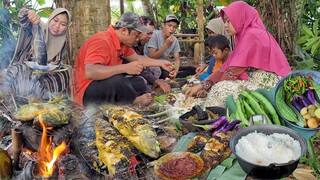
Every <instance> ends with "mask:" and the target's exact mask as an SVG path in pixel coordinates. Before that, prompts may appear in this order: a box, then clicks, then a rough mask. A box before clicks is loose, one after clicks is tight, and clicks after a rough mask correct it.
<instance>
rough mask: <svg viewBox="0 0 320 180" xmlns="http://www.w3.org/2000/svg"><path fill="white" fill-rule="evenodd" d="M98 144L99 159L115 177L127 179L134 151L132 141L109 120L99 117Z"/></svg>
mask: <svg viewBox="0 0 320 180" xmlns="http://www.w3.org/2000/svg"><path fill="white" fill-rule="evenodd" d="M95 131H96V146H97V148H98V151H99V159H100V160H101V161H102V162H103V163H104V164H105V165H106V166H107V168H108V171H109V175H111V176H112V178H113V179H127V178H129V177H125V176H126V175H128V174H126V172H128V170H129V165H130V158H131V157H132V156H134V153H132V151H131V148H132V146H131V145H130V142H129V141H128V140H127V139H125V138H124V137H123V136H122V135H121V134H120V133H119V131H118V130H117V129H115V128H114V127H113V126H112V125H111V124H110V123H109V122H108V121H106V120H103V119H101V118H97V119H96V121H95Z"/></svg>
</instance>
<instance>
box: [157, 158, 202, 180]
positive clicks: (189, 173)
mask: <svg viewBox="0 0 320 180" xmlns="http://www.w3.org/2000/svg"><path fill="white" fill-rule="evenodd" d="M203 166H204V163H203V160H202V158H201V157H200V156H199V155H197V154H195V153H191V152H172V153H168V154H166V155H164V156H162V157H161V158H159V159H158V160H157V161H156V162H155V164H154V172H155V174H156V175H157V176H159V177H160V178H161V179H165V180H169V179H170V180H182V179H192V178H195V177H197V175H199V173H200V172H201V171H202V169H203Z"/></svg>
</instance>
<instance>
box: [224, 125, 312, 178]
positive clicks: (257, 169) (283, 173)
mask: <svg viewBox="0 0 320 180" xmlns="http://www.w3.org/2000/svg"><path fill="white" fill-rule="evenodd" d="M252 132H258V133H259V132H260V133H263V134H267V135H269V134H273V133H280V134H288V135H289V136H291V137H292V138H293V139H295V140H297V141H299V143H300V146H301V155H300V157H299V159H300V158H301V156H303V155H304V154H305V152H306V150H307V143H306V140H305V139H304V138H303V137H302V136H301V135H300V134H298V133H297V132H296V131H294V130H292V129H290V128H287V127H285V126H277V125H266V124H262V125H254V126H250V127H247V128H244V129H242V130H240V131H238V132H237V133H236V134H234V135H233V136H232V138H231V140H230V148H231V151H232V153H233V154H234V155H235V156H236V158H237V160H238V162H239V165H240V167H241V168H242V169H243V171H244V172H246V173H247V174H248V175H249V176H251V177H253V178H257V179H281V178H284V177H287V176H289V175H290V174H292V172H293V171H294V170H295V169H296V168H297V165H298V163H299V159H297V160H292V161H290V162H288V163H281V164H270V165H269V166H261V165H256V164H253V163H251V162H248V161H246V160H245V159H243V158H241V157H240V156H238V155H237V152H236V150H235V146H236V144H237V143H238V140H239V139H240V138H241V137H243V136H246V135H247V134H249V133H252Z"/></svg>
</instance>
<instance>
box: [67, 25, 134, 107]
mask: <svg viewBox="0 0 320 180" xmlns="http://www.w3.org/2000/svg"><path fill="white" fill-rule="evenodd" d="M134 53H135V52H134V50H133V49H131V48H130V47H128V46H125V45H122V44H121V43H120V41H119V38H118V36H117V34H116V33H115V30H114V28H113V26H111V25H110V26H109V28H108V29H107V30H105V31H101V32H99V33H97V34H94V35H93V36H91V37H90V38H89V39H88V40H87V41H86V42H85V43H84V44H83V45H82V47H81V48H80V50H79V53H78V57H77V59H76V61H75V64H74V82H75V92H74V94H73V100H74V102H75V103H77V104H78V105H81V106H82V105H83V95H84V92H85V90H86V89H87V87H88V86H89V84H90V83H91V82H92V80H91V79H87V78H86V76H85V64H102V65H106V66H113V65H119V64H122V60H121V59H120V58H119V55H120V54H123V55H124V56H125V57H126V56H131V55H133V54H134Z"/></svg>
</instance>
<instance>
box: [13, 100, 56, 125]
mask: <svg viewBox="0 0 320 180" xmlns="http://www.w3.org/2000/svg"><path fill="white" fill-rule="evenodd" d="M55 108H56V105H54V104H48V103H31V104H25V105H23V106H21V107H20V108H18V109H17V110H16V111H15V112H14V113H13V119H15V120H19V121H32V120H34V118H36V117H37V116H38V115H39V114H40V113H41V112H43V113H45V112H49V111H50V109H55Z"/></svg>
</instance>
